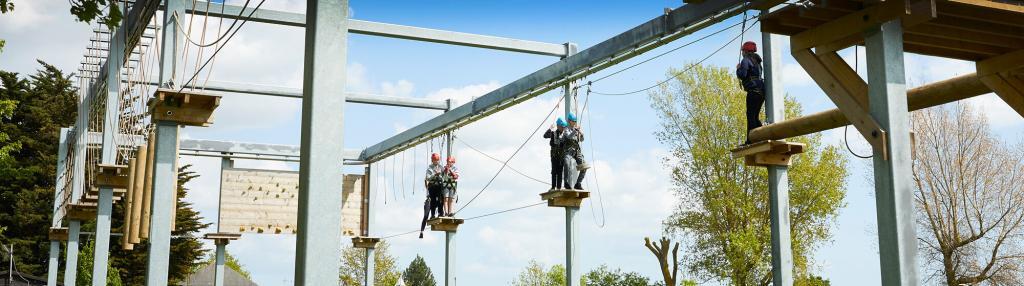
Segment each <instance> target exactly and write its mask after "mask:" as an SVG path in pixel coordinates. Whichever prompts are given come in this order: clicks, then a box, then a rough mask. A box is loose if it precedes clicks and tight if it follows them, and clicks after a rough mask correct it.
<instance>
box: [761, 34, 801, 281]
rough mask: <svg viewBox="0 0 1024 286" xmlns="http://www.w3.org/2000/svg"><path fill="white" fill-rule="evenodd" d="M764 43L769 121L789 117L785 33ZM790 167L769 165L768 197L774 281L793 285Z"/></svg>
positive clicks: (764, 38) (766, 36)
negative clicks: (784, 86) (784, 85)
mask: <svg viewBox="0 0 1024 286" xmlns="http://www.w3.org/2000/svg"><path fill="white" fill-rule="evenodd" d="M761 45H762V46H763V47H764V48H763V49H764V53H763V54H764V83H765V96H766V97H765V99H766V100H765V114H766V115H767V118H766V119H767V121H768V122H778V121H782V120H786V105H785V104H786V96H785V92H784V91H783V90H782V67H783V65H782V36H780V35H773V34H771V33H762V34H761ZM788 173H789V167H787V166H768V200H769V206H770V209H769V215H770V216H771V229H772V284H773V285H775V286H791V285H793V245H792V240H791V236H790V232H789V228H790V225H789V174H788Z"/></svg>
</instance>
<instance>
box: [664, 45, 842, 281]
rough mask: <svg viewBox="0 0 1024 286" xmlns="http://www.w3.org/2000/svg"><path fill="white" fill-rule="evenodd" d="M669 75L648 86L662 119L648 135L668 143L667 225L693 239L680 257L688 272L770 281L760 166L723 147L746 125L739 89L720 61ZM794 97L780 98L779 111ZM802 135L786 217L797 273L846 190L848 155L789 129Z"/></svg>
mask: <svg viewBox="0 0 1024 286" xmlns="http://www.w3.org/2000/svg"><path fill="white" fill-rule="evenodd" d="M669 73H670V74H672V75H675V78H674V80H673V81H671V82H670V83H667V84H664V85H662V86H661V88H660V89H659V90H657V91H654V92H652V93H650V95H649V96H650V99H651V106H652V107H653V108H654V109H655V111H657V114H658V116H659V117H660V119H661V131H659V132H657V133H656V134H655V135H656V137H657V138H658V140H659V141H661V142H662V144H665V145H668V147H669V148H670V150H671V155H670V156H669V157H668V158H665V164H666V165H667V166H668V167H670V168H671V170H672V175H671V176H672V177H671V179H672V182H673V184H674V190H673V191H674V193H675V195H676V197H677V199H678V203H677V205H676V207H675V211H673V213H672V214H671V215H670V216H669V217H668V218H667V219H666V220H665V221H664V226H665V229H666V231H667V232H669V233H674V234H679V235H683V236H685V237H688V241H691V242H692V243H690V244H689V245H688V246H687V247H688V254H687V255H686V256H687V258H686V260H685V264H686V267H687V268H688V269H689V271H690V273H692V274H694V275H697V276H698V277H700V278H706V279H717V280H724V281H726V282H727V283H728V284H731V285H768V284H770V283H771V280H772V276H771V265H770V257H771V256H770V248H771V246H770V241H771V233H770V228H769V227H770V220H769V217H768V214H769V204H768V203H769V202H768V187H767V171H766V169H765V168H762V167H748V166H745V165H744V163H743V160H741V159H733V158H731V156H730V150H731V149H733V148H735V147H736V145H737V144H738V142H741V141H742V140H743V139H744V137H745V133H746V127H745V115H744V114H745V113H744V111H745V94H744V92H743V91H742V90H741V89H740V87H739V84H738V83H737V82H736V79H735V77H734V76H733V75H732V74H731V73H730V72H729V71H728V70H727V69H725V68H718V67H711V66H703V65H698V66H694V68H693V69H691V70H689V71H687V72H685V73H680V72H679V71H678V70H675V69H671V70H669ZM800 113H801V107H800V105H799V104H797V103H796V102H795V101H794V100H792V99H791V98H787V99H786V117H787V118H794V117H797V116H800ZM789 141H791V142H800V143H805V144H807V149H806V151H805V153H803V154H800V155H796V156H794V157H793V164H792V166H790V168H789V189H790V190H789V192H790V193H789V196H790V224H791V232H792V243H793V244H792V245H793V260H794V261H793V262H794V268H795V269H794V270H795V272H796V275H797V276H798V277H805V276H807V275H809V272H810V271H811V269H812V268H813V267H812V266H813V261H811V259H812V258H811V257H812V253H813V252H814V250H815V249H816V248H817V247H818V246H820V244H821V243H822V242H824V241H826V240H828V239H829V237H831V235H832V233H831V231H830V227H829V226H830V225H832V224H833V223H834V222H835V219H836V217H837V216H838V213H839V209H840V208H842V207H843V206H844V203H843V198H844V197H845V195H846V190H845V187H846V183H845V181H846V176H847V175H848V173H847V171H846V164H847V161H846V158H845V157H844V156H843V154H842V153H841V152H840V150H839V149H838V147H835V146H823V145H822V144H821V135H810V136H802V137H797V138H790V139H789Z"/></svg>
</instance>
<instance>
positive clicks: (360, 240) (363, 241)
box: [352, 236, 380, 249]
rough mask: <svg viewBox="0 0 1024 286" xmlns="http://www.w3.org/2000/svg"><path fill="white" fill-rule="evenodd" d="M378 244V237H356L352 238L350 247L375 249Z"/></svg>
mask: <svg viewBox="0 0 1024 286" xmlns="http://www.w3.org/2000/svg"><path fill="white" fill-rule="evenodd" d="M378 242H380V238H379V237H363V236H356V237H353V238H352V247H355V248H369V249H373V248H377V243H378Z"/></svg>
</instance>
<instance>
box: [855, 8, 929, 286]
mask: <svg viewBox="0 0 1024 286" xmlns="http://www.w3.org/2000/svg"><path fill="white" fill-rule="evenodd" d="M864 36H865V44H866V46H867V49H866V50H867V64H868V84H869V86H868V98H869V99H868V102H870V103H871V104H870V110H871V111H870V113H871V116H872V117H874V119H875V120H876V121H878V123H879V125H881V127H882V128H883V130H886V131H887V132H886V134H885V135H886V136H887V137H888V138H886V139H887V140H886V141H885V142H886V148H887V150H888V155H889V156H888V157H889V158H888V160H886V158H884V157H883V156H879V155H878V154H882V150H874V154H876V155H875V156H874V158H873V161H874V167H875V174H874V175H875V207H876V211H877V219H878V248H879V249H878V250H879V258H880V260H881V261H880V264H881V269H882V285H917V283H918V282H919V281H918V277H917V234H916V232H915V230H914V204H913V203H914V189H913V183H912V182H911V179H910V178H911V174H912V170H911V164H912V161H911V157H910V114H909V112H908V111H907V90H906V82H905V80H906V79H905V78H904V77H905V74H904V69H903V26H902V24H901V21H900V20H899V19H896V20H893V21H889V22H886V23H883V24H881V25H879V26H878V27H876V28H873V29H871V30H869V31H867V32H865V34H864Z"/></svg>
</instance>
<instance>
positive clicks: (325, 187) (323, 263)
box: [295, 0, 348, 286]
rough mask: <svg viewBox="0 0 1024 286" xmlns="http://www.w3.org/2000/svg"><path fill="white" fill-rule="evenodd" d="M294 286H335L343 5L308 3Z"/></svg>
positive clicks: (322, 0) (340, 0) (330, 0)
mask: <svg viewBox="0 0 1024 286" xmlns="http://www.w3.org/2000/svg"><path fill="white" fill-rule="evenodd" d="M306 3H307V4H306V41H305V43H306V49H305V58H304V67H303V83H302V94H303V97H302V131H301V141H300V143H299V149H300V159H301V160H300V162H299V201H298V203H299V211H298V221H297V226H298V235H297V240H296V243H295V250H296V254H295V285H309V286H312V285H337V284H338V283H339V266H340V264H341V212H340V210H341V192H342V180H343V178H342V172H341V170H342V168H343V167H344V166H343V165H342V160H343V159H344V158H343V156H342V154H343V152H344V144H343V143H344V135H345V134H344V129H345V127H344V123H345V114H344V110H345V95H344V94H343V93H338V91H343V90H345V64H346V51H347V48H348V47H347V45H348V41H347V39H348V0H307V2H306Z"/></svg>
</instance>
